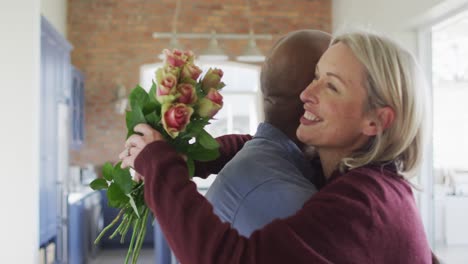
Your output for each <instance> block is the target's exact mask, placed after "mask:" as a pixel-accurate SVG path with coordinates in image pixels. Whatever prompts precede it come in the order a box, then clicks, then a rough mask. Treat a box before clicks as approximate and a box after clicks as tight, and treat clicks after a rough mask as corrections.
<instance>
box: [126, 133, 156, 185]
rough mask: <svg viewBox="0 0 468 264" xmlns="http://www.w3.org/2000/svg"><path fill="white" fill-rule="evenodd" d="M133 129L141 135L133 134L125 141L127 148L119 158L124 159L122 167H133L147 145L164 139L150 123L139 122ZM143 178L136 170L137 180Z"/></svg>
mask: <svg viewBox="0 0 468 264" xmlns="http://www.w3.org/2000/svg"><path fill="white" fill-rule="evenodd" d="M133 130H134V131H135V132H137V133H140V134H141V135H138V134H134V135H131V136H130V137H129V138H128V139H127V141H126V142H125V150H124V151H122V152H121V153H120V155H119V159H121V160H122V164H121V167H122V169H124V168H127V167H131V168H133V167H134V165H135V164H134V163H135V159H136V157H138V155H139V154H140V152H141V151H142V150H143V149H144V148H145V147H146V145H148V144H150V143H152V142H154V141H158V140H163V137H162V135H161V134H160V133H159V132H158V131H156V130H154V129H153V128H152V127H150V126H149V125H148V124H138V125H136V126H135V128H134V129H133ZM142 178H143V177H142V176H141V175H140V174H138V172H136V174H135V180H137V181H139V180H140V179H142Z"/></svg>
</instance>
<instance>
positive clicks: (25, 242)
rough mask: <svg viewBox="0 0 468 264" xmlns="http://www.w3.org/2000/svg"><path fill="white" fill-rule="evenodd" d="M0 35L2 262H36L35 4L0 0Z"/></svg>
mask: <svg viewBox="0 0 468 264" xmlns="http://www.w3.org/2000/svg"><path fill="white" fill-rule="evenodd" d="M0 34H1V36H2V41H1V42H0V58H2V63H0V76H1V78H0V87H1V91H2V96H0V122H1V124H2V125H1V129H0V140H1V142H2V143H1V148H0V149H1V150H0V164H1V166H0V171H1V179H2V180H1V184H0V186H1V187H0V201H1V211H2V213H1V217H0V234H1V235H0V247H1V250H0V262H2V263H37V260H38V247H39V209H38V208H39V199H38V197H39V185H38V178H39V124H38V119H39V82H40V80H39V78H40V77H39V71H40V57H39V56H40V54H39V52H40V51H39V45H40V6H39V1H31V0H16V1H0ZM5 60H6V61H5Z"/></svg>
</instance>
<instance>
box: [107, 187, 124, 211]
mask: <svg viewBox="0 0 468 264" xmlns="http://www.w3.org/2000/svg"><path fill="white" fill-rule="evenodd" d="M107 200H108V203H109V206H111V207H115V208H120V207H124V206H125V204H126V203H127V202H128V200H129V199H128V196H126V195H125V193H123V192H122V190H121V189H120V187H119V186H118V185H117V184H116V183H112V184H111V185H110V186H109V188H108V189H107Z"/></svg>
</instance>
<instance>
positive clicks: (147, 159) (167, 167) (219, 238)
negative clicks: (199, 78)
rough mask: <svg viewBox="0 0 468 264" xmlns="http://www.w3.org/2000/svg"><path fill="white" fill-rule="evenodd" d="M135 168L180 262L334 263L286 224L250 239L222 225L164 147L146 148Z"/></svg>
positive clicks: (183, 167)
mask: <svg viewBox="0 0 468 264" xmlns="http://www.w3.org/2000/svg"><path fill="white" fill-rule="evenodd" d="M135 169H136V170H137V171H138V172H140V173H142V174H143V175H146V177H145V201H146V203H147V205H148V207H149V208H151V210H152V212H153V213H154V215H155V216H156V217H157V219H158V222H159V224H160V226H161V229H162V230H163V233H164V235H165V237H166V239H167V241H168V243H169V245H170V247H171V249H172V250H173V251H174V253H175V255H176V256H177V258H178V259H179V260H180V261H181V263H189V264H190V263H194V264H197V263H200V264H217V263H227V264H228V263H269V264H271V263H299V264H300V263H331V262H329V261H327V260H326V259H325V258H324V257H323V256H321V255H320V254H318V253H317V252H314V251H313V250H312V249H310V248H308V247H306V246H305V244H304V241H303V240H302V238H301V237H300V234H298V233H297V232H296V231H297V230H295V229H294V228H293V227H291V226H289V225H288V224H287V223H286V222H284V221H275V222H273V223H272V224H269V225H267V226H266V227H265V228H263V229H262V230H261V231H257V232H255V233H254V234H253V235H252V236H251V237H250V238H249V239H247V238H246V237H243V236H241V235H239V233H238V232H237V231H236V230H235V229H232V228H231V227H230V225H229V224H228V223H222V222H221V220H220V219H219V218H218V217H217V216H216V215H215V214H214V213H213V208H212V206H211V204H210V203H209V202H208V201H207V200H206V199H205V197H203V196H202V195H200V194H199V193H198V191H197V189H196V185H195V184H194V183H193V182H192V181H190V180H189V177H188V169H187V166H186V164H185V161H184V160H183V159H182V158H181V157H180V156H179V155H178V154H177V153H176V152H175V150H174V149H173V148H172V147H171V146H170V145H169V144H167V143H166V142H163V141H156V142H153V143H151V144H149V145H148V146H146V147H145V148H144V149H143V150H142V152H141V153H140V154H139V156H138V157H137V159H136V160H135ZM299 219H301V217H299ZM299 222H300V221H299ZM301 224H304V223H301ZM273 252H274V253H273ZM305 257H306V258H305Z"/></svg>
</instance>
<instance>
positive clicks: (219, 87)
mask: <svg viewBox="0 0 468 264" xmlns="http://www.w3.org/2000/svg"><path fill="white" fill-rule="evenodd" d="M225 86H226V84H225V83H223V82H220V83H219V84H218V87H216V89H217V90H218V91H219V90H221V89H223V88H224V87H225Z"/></svg>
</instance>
